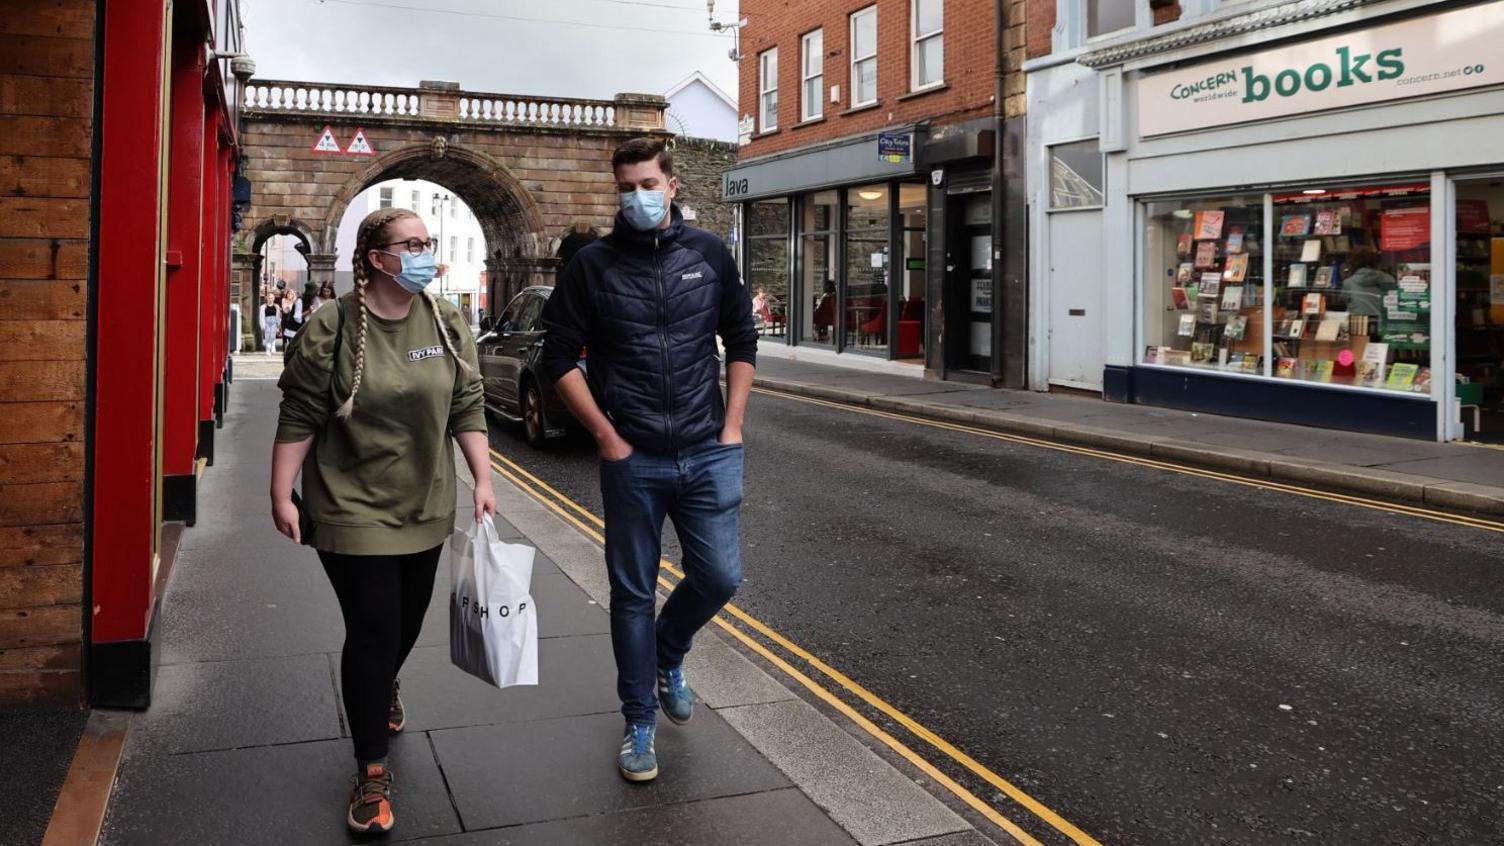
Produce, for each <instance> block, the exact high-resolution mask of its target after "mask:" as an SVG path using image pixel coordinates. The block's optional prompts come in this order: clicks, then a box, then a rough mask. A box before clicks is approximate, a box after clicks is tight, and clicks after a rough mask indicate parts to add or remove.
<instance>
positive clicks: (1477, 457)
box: [755, 356, 1504, 515]
mask: <svg viewBox="0 0 1504 846" xmlns="http://www.w3.org/2000/svg"><path fill="white" fill-rule="evenodd" d="M916 382H920V380H917V379H915V378H913V377H912V376H902V375H887V374H874V373H869V372H865V371H853V370H846V369H843V368H840V367H832V366H829V365H823V364H812V363H809V362H803V361H791V360H788V359H784V358H777V357H772V356H769V357H765V358H763V359H760V360H759V362H758V370H757V377H756V382H755V384H757V385H758V386H759V387H763V388H767V389H770V390H775V391H782V392H785V393H791V394H796V395H801V396H807V397H812V398H816V399H825V400H830V401H835V402H843V403H848V404H851V405H857V406H864V407H869V408H876V409H882V410H887V411H893V412H900V413H905V414H909V415H912V416H916V417H923V418H927V419H932V420H937V421H943V422H952V423H962V424H967V425H973V426H977V427H979V428H985V429H991V430H994V431H998V432H1003V433H1010V434H1017V435H1022V436H1027V437H1033V438H1038V439H1043V440H1050V441H1054V442H1058V443H1062V444H1070V445H1079V446H1091V447H1097V448H1102V449H1110V450H1114V451H1119V452H1125V453H1129V454H1133V455H1147V456H1152V457H1155V458H1160V459H1163V460H1165V461H1169V462H1174V463H1180V464H1185V465H1190V466H1196V467H1206V468H1212V469H1216V470H1222V471H1231V472H1235V473H1239V474H1243V475H1248V476H1255V477H1266V478H1274V479H1280V480H1283V481H1286V482H1292V483H1299V484H1304V485H1311V486H1314V487H1319V488H1323V489H1327V490H1332V491H1337V492H1343V493H1351V494H1355V495H1361V496H1373V497H1381V498H1386V499H1392V500H1400V501H1407V502H1413V503H1422V504H1428V505H1431V506H1434V507H1438V508H1444V509H1454V510H1462V511H1474V512H1481V513H1485V514H1495V515H1498V514H1504V449H1497V448H1496V449H1490V448H1485V447H1481V446H1478V445H1475V444H1462V443H1436V442H1433V441H1423V440H1416V439H1411V438H1398V437H1386V436H1383V435H1372V434H1367V433H1361V432H1345V431H1339V430H1330V429H1318V428H1313V427H1307V426H1295V425H1290V424H1285V423H1272V422H1267V421H1262V420H1252V419H1244V418H1235V417H1223V416H1219V415H1212V414H1202V413H1197V412H1189V411H1180V410H1178V409H1165V408H1157V407H1150V406H1140V405H1125V404H1119V403H1109V402H1106V401H1104V400H1101V399H1098V398H1094V397H1086V396H1080V395H1075V394H1064V393H1061V394H1056V393H1041V392H1031V391H1012V390H1004V389H992V388H985V387H981V386H976V385H963V384H954V383H929V384H944V385H952V389H950V390H920V389H918V388H916V387H915V383H916ZM921 384H924V383H921Z"/></svg>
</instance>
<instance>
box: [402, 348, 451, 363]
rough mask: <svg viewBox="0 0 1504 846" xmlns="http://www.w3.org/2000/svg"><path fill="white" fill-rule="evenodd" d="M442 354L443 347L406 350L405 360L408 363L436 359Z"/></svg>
mask: <svg viewBox="0 0 1504 846" xmlns="http://www.w3.org/2000/svg"><path fill="white" fill-rule="evenodd" d="M443 354H444V348H443V347H438V346H434V347H424V348H422V349H419V350H408V351H407V360H408V361H422V360H423V359H425V358H438V357H439V356H441V355H443Z"/></svg>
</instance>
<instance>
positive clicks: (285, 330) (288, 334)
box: [282, 288, 313, 358]
mask: <svg viewBox="0 0 1504 846" xmlns="http://www.w3.org/2000/svg"><path fill="white" fill-rule="evenodd" d="M312 304H313V294H312V292H310V291H308V290H307V289H304V291H303V295H302V296H301V297H300V296H298V294H297V292H296V291H294V290H293V289H291V288H288V289H287V293H286V294H285V295H284V296H283V298H282V352H283V357H284V358H285V357H286V354H287V353H289V352H291V351H292V339H293V338H295V337H297V335H298V330H300V329H302V328H303V322H304V321H305V320H307V319H308V311H309V306H311V305H312Z"/></svg>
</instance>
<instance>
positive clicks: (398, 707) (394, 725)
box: [386, 679, 407, 734]
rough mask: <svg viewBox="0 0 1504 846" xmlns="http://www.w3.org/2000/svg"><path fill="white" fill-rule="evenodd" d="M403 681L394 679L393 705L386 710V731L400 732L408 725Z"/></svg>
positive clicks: (389, 732)
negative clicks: (403, 695) (402, 688)
mask: <svg viewBox="0 0 1504 846" xmlns="http://www.w3.org/2000/svg"><path fill="white" fill-rule="evenodd" d="M401 687H402V684H401V682H399V681H397V680H396V679H392V705H391V707H390V708H388V709H387V712H386V733H387V734H400V733H401V732H402V727H403V726H405V725H407V712H406V711H404V710H402V695H401V693H400V692H399V691H400V689H401Z"/></svg>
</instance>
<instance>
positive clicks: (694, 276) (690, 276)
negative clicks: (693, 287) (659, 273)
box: [679, 270, 705, 279]
mask: <svg viewBox="0 0 1504 846" xmlns="http://www.w3.org/2000/svg"><path fill="white" fill-rule="evenodd" d="M679 278H680V279H704V278H705V274H703V273H701V272H700V271H698V270H696V271H695V272H694V273H686V274H684V275H683V276H680V277H679Z"/></svg>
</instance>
